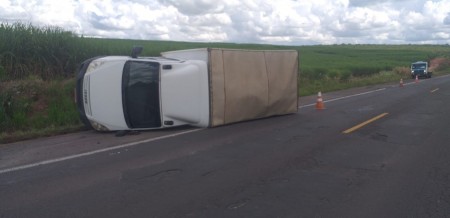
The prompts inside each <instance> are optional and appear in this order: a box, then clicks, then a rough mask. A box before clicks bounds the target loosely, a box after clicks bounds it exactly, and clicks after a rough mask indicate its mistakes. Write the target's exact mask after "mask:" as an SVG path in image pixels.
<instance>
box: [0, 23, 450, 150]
mask: <svg viewBox="0 0 450 218" xmlns="http://www.w3.org/2000/svg"><path fill="white" fill-rule="evenodd" d="M133 45H142V46H143V47H144V52H143V54H142V55H144V56H158V55H159V54H160V52H162V51H170V50H178V49H189V48H200V47H221V48H244V49H294V50H298V51H299V54H300V67H299V75H300V76H299V78H300V79H299V87H300V88H299V95H301V96H304V95H311V94H315V93H317V92H318V91H322V92H328V91H333V90H340V89H346V88H351V87H357V86H367V85H372V84H379V83H386V82H393V81H398V80H399V79H400V78H407V77H408V73H409V64H410V63H411V62H414V61H418V60H430V59H433V58H435V57H446V58H447V57H449V56H450V47H449V46H440V45H328V46H277V45H258V44H233V43H187V42H166V41H142V40H120V39H97V38H85V37H79V36H76V35H74V34H73V33H71V32H67V31H64V30H62V29H60V28H57V27H44V28H39V27H34V26H31V25H24V24H13V25H5V24H1V25H0V143H6V142H11V141H15V140H21V139H27V138H34V137H38V136H47V135H53V134H59V133H64V132H71V131H76V130H79V129H81V128H82V125H81V123H80V121H79V118H78V114H77V111H76V106H75V102H74V100H73V89H74V86H75V79H74V77H75V74H76V68H77V66H78V65H79V64H80V63H81V62H82V61H83V60H86V59H88V58H91V57H95V56H102V55H128V54H129V53H130V51H131V48H132V46H133ZM443 63H444V64H441V65H440V66H441V67H440V68H439V69H436V70H435V74H434V75H438V74H442V73H450V70H449V69H450V68H449V62H448V61H444V62H443Z"/></svg>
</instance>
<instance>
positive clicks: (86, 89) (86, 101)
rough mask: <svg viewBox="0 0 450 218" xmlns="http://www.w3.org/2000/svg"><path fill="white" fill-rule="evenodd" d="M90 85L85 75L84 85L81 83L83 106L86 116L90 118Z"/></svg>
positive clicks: (89, 80)
mask: <svg viewBox="0 0 450 218" xmlns="http://www.w3.org/2000/svg"><path fill="white" fill-rule="evenodd" d="M90 84H91V79H90V76H89V75H86V76H85V77H84V83H83V104H84V110H85V112H86V114H88V115H89V116H92V109H91V98H90V95H89V94H90V93H89V91H90Z"/></svg>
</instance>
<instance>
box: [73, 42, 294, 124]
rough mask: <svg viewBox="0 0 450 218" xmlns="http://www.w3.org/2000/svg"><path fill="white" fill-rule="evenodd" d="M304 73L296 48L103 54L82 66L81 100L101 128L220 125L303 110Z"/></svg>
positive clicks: (83, 111)
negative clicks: (299, 78) (300, 96)
mask: <svg viewBox="0 0 450 218" xmlns="http://www.w3.org/2000/svg"><path fill="white" fill-rule="evenodd" d="M297 75H298V53H297V51H294V50H282V51H274V50H264V51H261V50H236V49H219V48H202V49H191V50H180V51H170V52H163V53H162V57H139V58H138V57H136V56H135V55H132V57H126V56H110V57H100V58H93V59H89V60H87V61H85V62H84V63H83V64H82V65H81V68H80V72H79V75H78V78H77V106H78V110H79V112H80V116H81V119H82V120H83V122H84V123H85V124H86V125H87V126H90V127H93V128H94V129H96V130H99V131H113V130H132V129H135V130H140V129H158V128H166V127H173V126H180V125H192V126H198V127H215V126H220V125H226V124H230V123H235V122H240V121H246V120H252V119H258V118H263V117H270V116H275V115H283V114H290V113H295V112H297V99H298V98H297V90H298V87H297Z"/></svg>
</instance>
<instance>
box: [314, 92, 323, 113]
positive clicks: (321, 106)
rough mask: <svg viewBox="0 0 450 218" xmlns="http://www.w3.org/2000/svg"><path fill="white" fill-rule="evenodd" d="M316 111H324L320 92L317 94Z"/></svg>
mask: <svg viewBox="0 0 450 218" xmlns="http://www.w3.org/2000/svg"><path fill="white" fill-rule="evenodd" d="M316 109H317V110H323V109H325V105H324V104H323V99H322V92H319V93H317V102H316Z"/></svg>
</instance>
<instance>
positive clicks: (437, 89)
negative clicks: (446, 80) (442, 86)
mask: <svg viewBox="0 0 450 218" xmlns="http://www.w3.org/2000/svg"><path fill="white" fill-rule="evenodd" d="M437 90H439V88H437V89H434V90H431V91H430V92H431V93H433V92H436V91H437Z"/></svg>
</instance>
